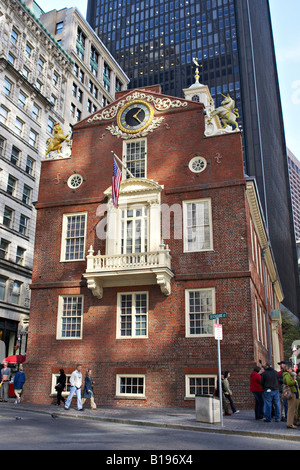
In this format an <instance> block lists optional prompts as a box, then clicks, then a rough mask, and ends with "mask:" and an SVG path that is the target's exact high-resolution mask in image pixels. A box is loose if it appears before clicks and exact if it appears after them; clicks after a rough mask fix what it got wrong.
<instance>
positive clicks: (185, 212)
mask: <svg viewBox="0 0 300 470" xmlns="http://www.w3.org/2000/svg"><path fill="white" fill-rule="evenodd" d="M189 204H208V218H209V222H208V223H209V247H208V248H207V247H205V248H198V249H196V248H195V249H191V248H189V242H188V205H189ZM197 232H198V233H199V229H198V230H197ZM213 249H214V248H213V227H212V210H211V199H210V198H208V199H193V200H188V201H183V251H184V253H193V252H203V251H213Z"/></svg>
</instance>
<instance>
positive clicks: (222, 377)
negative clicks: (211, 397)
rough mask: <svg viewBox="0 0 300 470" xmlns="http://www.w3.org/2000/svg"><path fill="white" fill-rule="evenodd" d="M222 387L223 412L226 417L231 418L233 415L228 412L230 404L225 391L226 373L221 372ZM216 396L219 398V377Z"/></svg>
mask: <svg viewBox="0 0 300 470" xmlns="http://www.w3.org/2000/svg"><path fill="white" fill-rule="evenodd" d="M221 387H222V406H223V411H224V415H225V416H231V413H229V410H228V404H227V400H226V398H225V393H224V392H225V390H224V372H221ZM215 396H216V397H219V396H220V394H219V377H217V388H216V390H215Z"/></svg>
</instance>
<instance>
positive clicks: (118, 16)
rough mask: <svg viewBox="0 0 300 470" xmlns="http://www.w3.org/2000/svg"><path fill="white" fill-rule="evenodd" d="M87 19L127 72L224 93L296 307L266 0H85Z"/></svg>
mask: <svg viewBox="0 0 300 470" xmlns="http://www.w3.org/2000/svg"><path fill="white" fill-rule="evenodd" d="M87 21H88V22H89V23H90V24H91V26H92V27H93V28H94V29H95V31H96V33H97V34H98V35H99V37H100V38H101V39H102V41H103V42H104V43H105V44H106V45H107V47H108V49H109V50H110V51H111V53H112V54H114V56H115V57H116V59H117V61H118V62H119V64H120V66H121V67H122V68H123V69H124V70H125V72H126V73H127V74H128V76H129V78H130V80H131V82H130V87H131V88H135V87H143V86H148V85H152V84H161V86H162V91H163V93H165V94H169V95H174V96H178V97H180V96H183V93H182V89H183V88H186V87H188V86H189V85H191V84H192V82H193V78H192V77H193V73H194V72H193V58H197V59H198V61H199V63H200V66H201V67H200V82H201V83H204V84H206V85H208V86H209V88H210V90H211V94H212V97H213V98H214V100H215V104H216V105H217V106H218V105H219V104H220V102H221V101H222V100H223V97H222V94H223V95H226V94H227V93H229V94H230V95H231V96H232V97H233V98H234V100H235V104H236V107H237V108H238V113H239V121H238V122H239V124H240V126H241V127H242V129H243V154H244V167H245V173H246V174H247V175H249V176H251V177H255V179H256V182H257V187H258V191H259V196H260V201H261V205H262V208H263V212H264V216H265V220H266V225H267V230H268V231H269V234H270V238H271V241H272V246H273V249H274V253H275V258H276V263H277V267H278V270H279V273H280V278H281V281H282V285H283V290H284V294H285V300H284V305H285V306H286V307H287V308H289V309H290V310H291V311H292V312H294V313H296V314H300V309H299V308H298V305H299V301H298V291H299V283H298V275H297V255H296V244H295V236H294V228H293V217H292V205H291V196H290V189H289V180H288V167H287V156H286V144H285V136H284V126H283V120H282V110H281V102H280V93H279V86H278V77H277V68H276V60H275V53H274V43H273V36H272V25H271V18H270V11H269V3H268V0H197V1H196V0H164V1H158V0H131V1H127V0H120V1H118V2H117V1H112V0H88V8H87Z"/></svg>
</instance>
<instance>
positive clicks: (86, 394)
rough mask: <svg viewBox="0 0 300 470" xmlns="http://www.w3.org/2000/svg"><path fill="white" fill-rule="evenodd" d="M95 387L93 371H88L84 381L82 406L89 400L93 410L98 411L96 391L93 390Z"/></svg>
mask: <svg viewBox="0 0 300 470" xmlns="http://www.w3.org/2000/svg"><path fill="white" fill-rule="evenodd" d="M93 385H94V381H93V378H92V369H88V370H87V372H86V375H85V379H84V389H83V394H82V397H83V398H82V405H84V403H85V402H86V400H87V399H88V398H89V399H90V402H91V408H92V410H96V409H97V406H96V403H95V397H94V390H93Z"/></svg>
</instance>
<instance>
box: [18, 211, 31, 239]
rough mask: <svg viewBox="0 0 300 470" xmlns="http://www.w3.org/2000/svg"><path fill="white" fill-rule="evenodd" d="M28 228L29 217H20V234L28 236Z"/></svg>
mask: <svg viewBox="0 0 300 470" xmlns="http://www.w3.org/2000/svg"><path fill="white" fill-rule="evenodd" d="M28 226H29V217H26V216H25V215H23V214H21V215H20V223H19V233H21V234H22V235H25V236H27V235H28Z"/></svg>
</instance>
